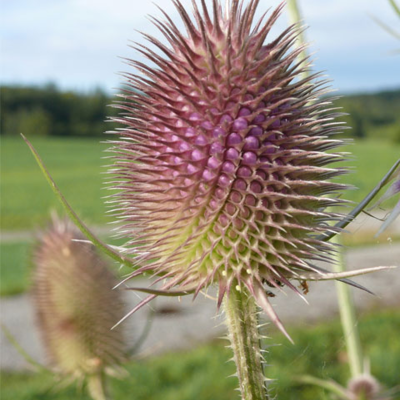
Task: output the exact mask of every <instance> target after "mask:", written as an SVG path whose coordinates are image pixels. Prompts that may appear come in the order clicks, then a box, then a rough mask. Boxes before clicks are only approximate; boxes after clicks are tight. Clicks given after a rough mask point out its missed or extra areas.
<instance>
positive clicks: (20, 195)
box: [1, 137, 108, 230]
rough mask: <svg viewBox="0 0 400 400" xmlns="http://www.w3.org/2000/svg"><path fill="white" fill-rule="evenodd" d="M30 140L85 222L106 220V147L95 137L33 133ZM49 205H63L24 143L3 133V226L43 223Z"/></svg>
mask: <svg viewBox="0 0 400 400" xmlns="http://www.w3.org/2000/svg"><path fill="white" fill-rule="evenodd" d="M32 142H33V144H34V146H35V147H36V149H37V150H38V152H39V153H40V155H41V157H42V158H43V160H44V162H45V163H46V165H47V167H48V169H49V170H50V171H51V174H52V176H53V178H54V179H55V181H56V183H57V185H58V186H59V187H60V189H61V190H62V192H63V194H64V195H65V197H66V198H67V199H68V201H69V202H70V203H71V205H72V206H73V207H74V209H75V210H76V211H77V212H78V213H79V214H80V215H81V216H82V218H84V219H85V220H86V221H87V222H89V223H96V224H104V223H105V222H106V221H107V219H106V217H105V212H106V208H105V206H104V201H103V200H102V197H104V196H105V195H106V191H105V190H104V185H103V181H104V179H105V175H104V174H103V172H105V170H106V169H105V168H103V166H104V165H106V164H107V161H106V160H104V159H102V157H104V156H105V155H106V153H104V150H105V149H107V147H108V146H107V145H104V144H100V143H99V142H98V141H97V140H96V139H70V138H68V139H62V138H46V139H43V138H34V139H33V140H32ZM52 209H57V210H60V209H61V208H60V205H59V204H58V201H57V200H56V198H55V196H54V194H53V192H52V190H51V189H50V186H49V185H48V184H47V182H46V181H45V179H44V177H43V175H42V174H41V172H40V170H39V168H38V166H37V164H36V161H35V160H34V158H33V156H32V154H31V152H30V150H29V148H28V147H27V145H26V144H25V142H24V141H23V140H22V138H21V139H19V138H7V137H5V138H2V139H1V229H2V230H19V229H32V228H36V227H37V226H43V225H44V224H45V223H46V221H47V220H48V215H49V211H50V210H52Z"/></svg>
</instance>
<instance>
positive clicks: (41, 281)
mask: <svg viewBox="0 0 400 400" xmlns="http://www.w3.org/2000/svg"><path fill="white" fill-rule="evenodd" d="M82 239H83V236H82V235H81V234H80V232H79V231H77V229H76V228H75V227H74V225H73V224H72V222H70V221H69V220H68V219H62V218H59V217H57V216H56V215H53V220H52V223H51V225H50V226H49V228H48V229H47V230H46V231H45V232H44V233H43V234H42V236H41V238H40V240H39V241H38V243H37V245H36V246H35V250H34V265H35V268H34V271H33V277H32V278H33V289H32V295H33V300H34V304H35V308H36V312H37V322H38V327H39V331H40V334H41V336H42V339H43V344H44V347H45V350H46V353H47V356H48V361H49V365H50V366H51V369H52V370H53V371H54V372H55V373H56V375H57V376H59V377H60V378H61V382H62V384H63V385H64V384H69V383H71V382H74V381H76V382H78V383H79V384H80V385H85V386H87V389H88V391H89V394H90V395H91V397H92V398H93V399H94V400H108V399H111V397H110V394H109V392H108V385H107V375H114V376H118V375H119V376H123V375H125V374H124V370H123V369H122V367H121V365H122V363H123V362H124V361H126V340H125V337H124V336H125V334H124V332H123V329H122V327H119V328H118V329H114V330H111V327H112V326H113V325H115V323H116V322H118V320H119V319H120V318H122V317H123V315H124V312H125V307H124V303H123V299H122V294H121V291H117V290H114V291H113V290H112V288H113V286H115V284H116V282H117V281H116V277H115V276H114V274H113V273H112V272H111V271H110V269H109V267H108V265H107V264H106V263H105V261H104V260H103V259H102V258H101V257H100V256H99V255H98V254H97V253H96V251H95V248H94V247H93V245H92V244H90V243H84V242H82V241H81V240H82Z"/></svg>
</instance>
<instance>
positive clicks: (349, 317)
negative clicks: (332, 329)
mask: <svg viewBox="0 0 400 400" xmlns="http://www.w3.org/2000/svg"><path fill="white" fill-rule="evenodd" d="M332 242H336V243H339V239H338V238H337V237H336V238H335V239H333V240H332ZM335 258H336V259H335V263H334V267H333V268H334V270H335V271H336V272H343V271H345V270H346V267H345V262H344V257H343V252H342V251H339V252H338V253H337V254H336V256H335ZM336 290H337V295H338V304H339V312H340V319H341V322H342V328H343V333H344V337H345V340H346V348H347V352H348V356H349V365H350V371H351V376H352V377H356V376H359V375H361V374H362V373H363V356H362V349H361V342H360V335H359V332H358V327H357V319H356V310H355V307H354V300H353V296H352V293H351V291H350V287H349V286H348V285H345V284H343V283H342V282H336Z"/></svg>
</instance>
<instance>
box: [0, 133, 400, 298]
mask: <svg viewBox="0 0 400 400" xmlns="http://www.w3.org/2000/svg"><path fill="white" fill-rule="evenodd" d="M32 141H33V144H34V145H35V147H37V150H38V151H39V153H40V154H41V156H42V158H43V160H44V161H45V163H46V164H47V166H48V168H49V170H50V171H51V173H52V175H53V177H54V179H55V180H56V182H57V184H58V185H59V187H60V188H61V190H62V192H63V193H64V195H65V197H66V198H67V199H68V201H69V202H70V203H71V204H72V206H73V207H74V209H75V210H76V211H77V213H78V214H79V215H80V216H81V217H82V218H83V219H84V220H85V221H86V222H87V223H88V224H100V225H101V224H105V223H106V222H107V221H109V220H108V219H107V217H106V214H105V213H106V207H105V206H104V202H103V199H102V197H103V196H105V195H106V191H105V190H104V189H102V188H103V187H104V185H103V179H104V174H102V173H101V172H104V171H105V170H106V169H105V168H104V166H105V165H107V163H108V160H104V159H102V157H103V156H105V155H106V154H107V153H104V150H105V149H107V145H105V144H101V143H99V142H98V140H97V139H71V138H69V139H62V138H50V139H47V138H46V139H43V138H34V139H33V140H32ZM346 151H351V152H352V153H353V154H354V156H355V158H356V159H355V161H352V162H350V163H348V164H349V165H350V166H351V167H352V168H353V170H354V172H353V173H351V174H349V175H347V176H345V177H342V178H341V180H342V181H344V182H348V183H351V184H353V185H355V186H358V187H359V189H358V190H354V191H348V192H347V194H346V197H347V198H348V199H350V200H353V201H359V200H361V199H362V198H363V197H364V196H365V194H366V193H367V192H368V191H369V190H370V189H371V188H372V187H373V185H375V184H376V183H377V182H378V181H379V180H380V179H381V178H382V176H383V175H384V174H385V173H386V171H387V170H388V169H389V168H390V166H391V165H392V164H393V163H394V162H395V160H396V159H397V158H398V157H399V155H400V144H399V145H393V144H387V143H378V142H368V141H366V142H358V143H356V144H354V145H352V146H348V147H347V148H346ZM0 182H1V183H0V184H1V192H0V193H1V210H0V216H1V230H4V231H6V230H21V229H37V228H38V227H43V226H45V225H46V223H47V221H48V215H49V211H50V210H52V209H56V210H61V206H60V205H59V204H58V201H57V200H56V198H55V196H54V195H53V193H52V191H51V189H50V187H49V186H48V184H47V182H46V181H45V179H44V177H43V176H42V174H41V172H40V170H39V168H38V166H37V165H36V163H35V161H34V159H33V157H32V155H31V153H30V151H29V149H28V147H27V146H26V145H25V143H24V142H23V140H22V139H18V138H7V137H6V138H2V139H1V180H0ZM393 203H394V202H392V204H393ZM371 237H372V235H371ZM371 237H370V238H369V240H371ZM367 239H368V238H366V239H365V240H367ZM363 240H364V239H363ZM372 240H374V239H373V238H372ZM367 242H368V241H367ZM363 243H364V242H363ZM345 244H360V243H359V242H357V243H352V241H351V238H345ZM30 247H31V244H29V243H26V242H21V243H2V244H0V260H1V268H0V277H1V283H0V295H12V294H17V293H21V292H24V291H25V290H26V289H27V287H28V286H29V263H30V261H29V260H30V255H29V254H30Z"/></svg>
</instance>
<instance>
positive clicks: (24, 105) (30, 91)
mask: <svg viewBox="0 0 400 400" xmlns="http://www.w3.org/2000/svg"><path fill="white" fill-rule="evenodd" d="M1 97H2V121H1V125H0V132H1V133H2V134H6V135H19V134H20V133H21V132H22V133H24V134H25V135H26V136H28V137H32V136H33V135H45V136H48V135H52V136H96V135H97V136H100V135H102V134H103V132H105V131H107V130H110V129H111V124H110V123H106V122H104V120H105V118H106V116H109V115H111V114H112V113H113V109H112V108H109V107H107V105H108V104H110V103H111V99H110V98H109V97H108V96H107V95H106V94H105V93H104V92H103V91H101V90H100V89H98V90H95V91H94V92H92V93H88V94H79V93H74V92H61V91H59V90H57V88H56V87H55V86H54V85H47V86H45V87H43V88H40V87H22V86H3V87H1Z"/></svg>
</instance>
